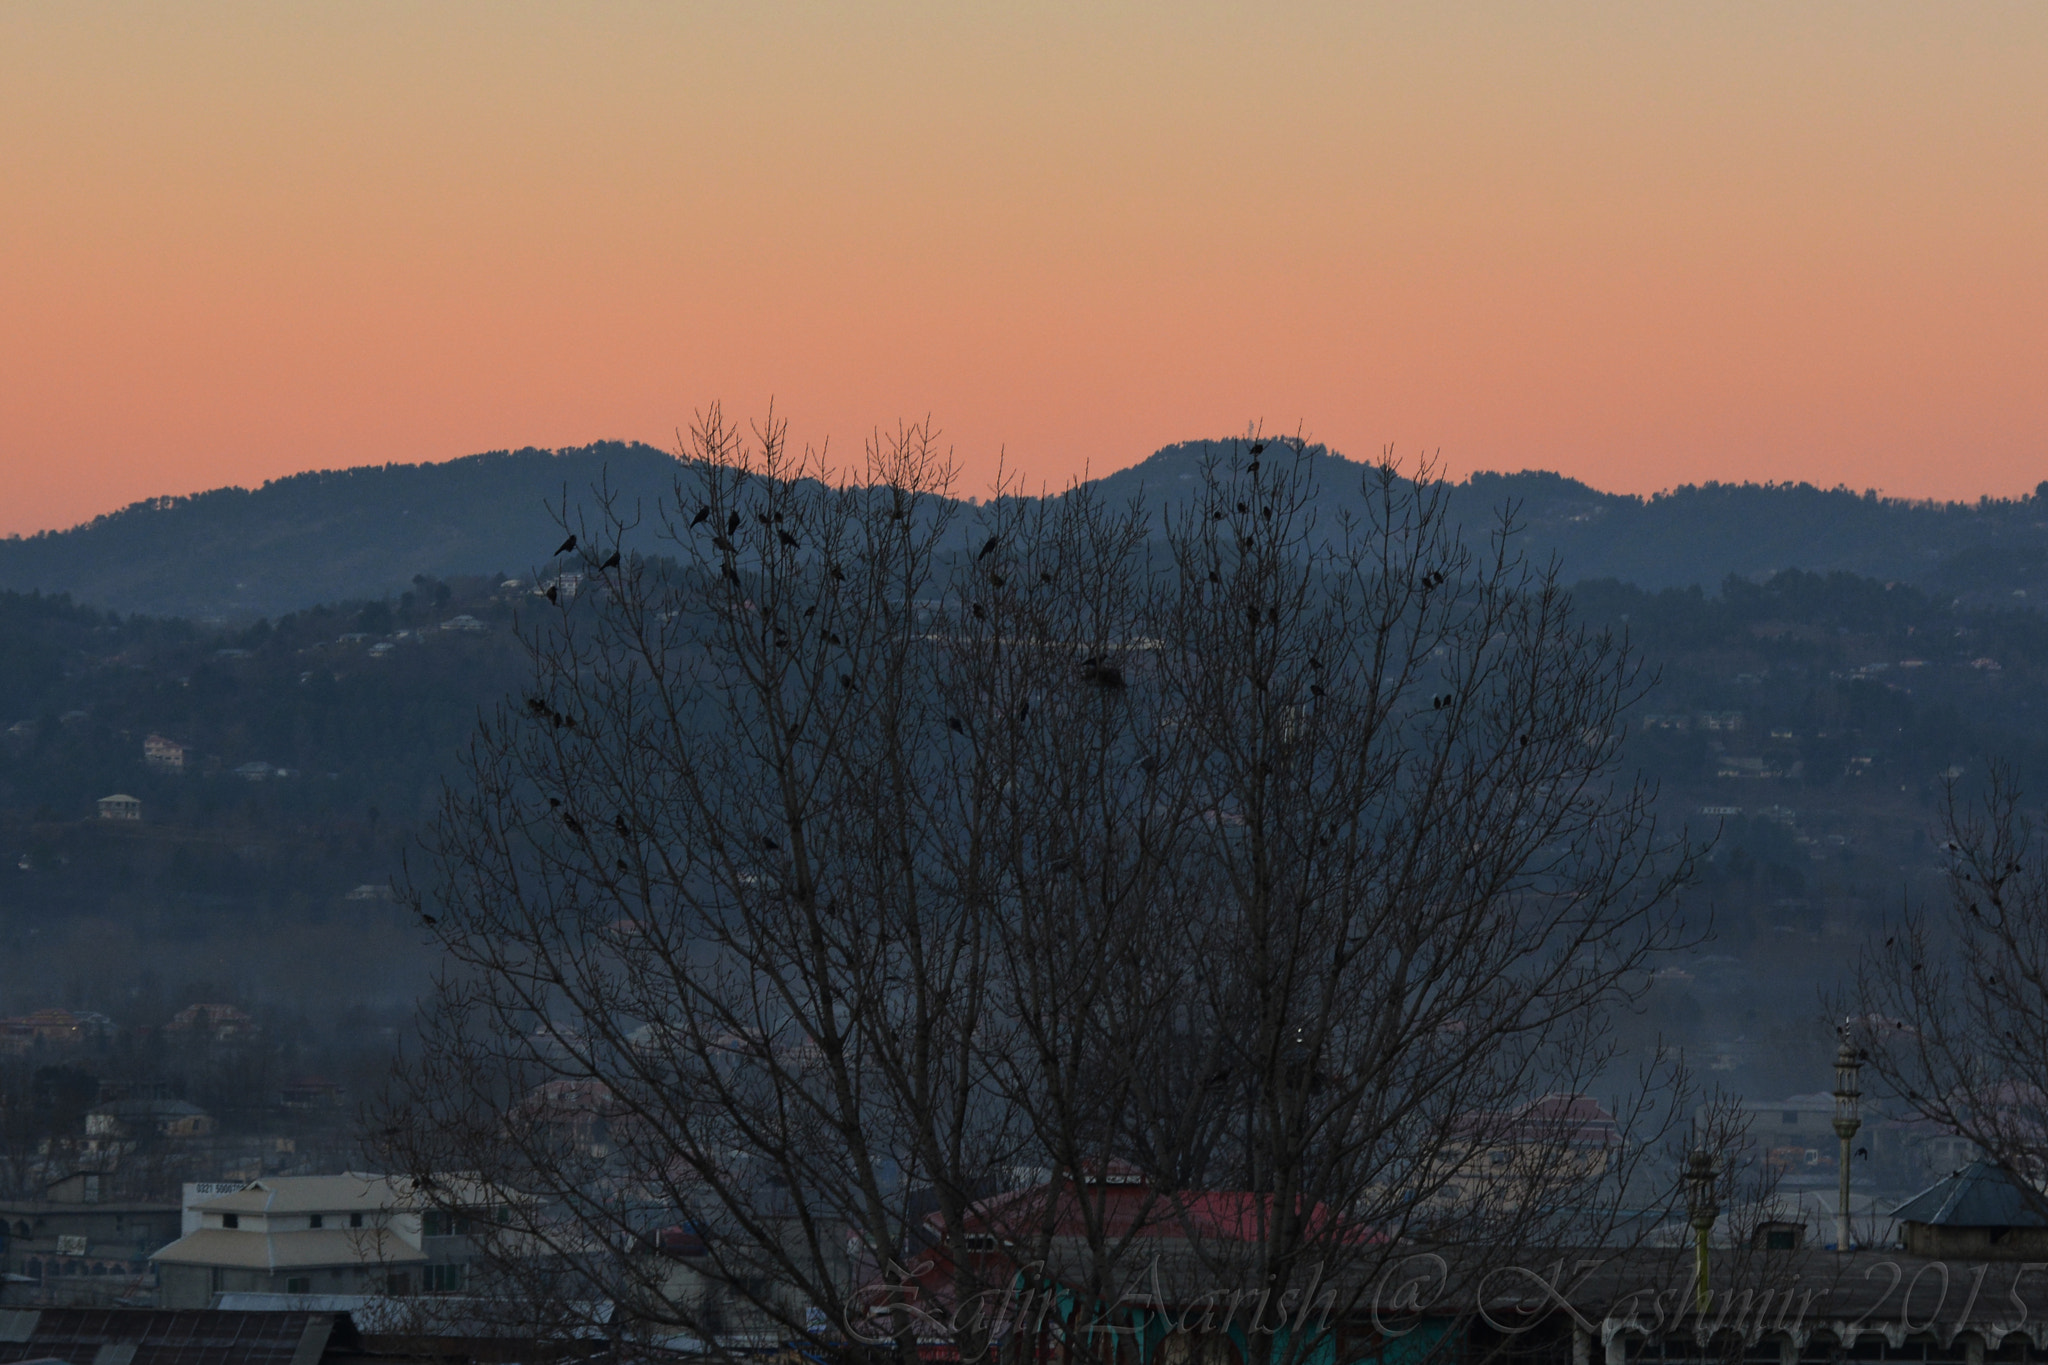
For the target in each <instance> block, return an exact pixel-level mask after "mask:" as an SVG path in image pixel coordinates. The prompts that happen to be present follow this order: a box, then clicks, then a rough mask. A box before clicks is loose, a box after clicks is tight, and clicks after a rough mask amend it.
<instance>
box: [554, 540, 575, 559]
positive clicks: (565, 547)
mask: <svg viewBox="0 0 2048 1365" xmlns="http://www.w3.org/2000/svg"><path fill="white" fill-rule="evenodd" d="M575 548H576V537H574V536H570V537H569V538H568V539H567V540H565V541H563V542H562V543H561V544H560V545H557V546H556V547H555V553H556V554H558V555H565V554H568V553H569V552H570V551H571V550H573V549H575Z"/></svg>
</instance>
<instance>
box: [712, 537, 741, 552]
mask: <svg viewBox="0 0 2048 1365" xmlns="http://www.w3.org/2000/svg"><path fill="white" fill-rule="evenodd" d="M711 548H712V549H714V550H723V551H725V552H726V553H727V554H735V553H737V551H735V550H734V548H733V543H732V542H731V541H729V540H727V539H726V538H725V537H724V536H713V537H711Z"/></svg>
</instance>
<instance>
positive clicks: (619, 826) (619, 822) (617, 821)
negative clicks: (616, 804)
mask: <svg viewBox="0 0 2048 1365" xmlns="http://www.w3.org/2000/svg"><path fill="white" fill-rule="evenodd" d="M612 828H613V829H614V830H616V831H618V835H619V837H620V838H621V839H630V838H632V837H633V831H632V830H630V829H627V828H626V817H625V816H623V815H614V816H613V817H612Z"/></svg>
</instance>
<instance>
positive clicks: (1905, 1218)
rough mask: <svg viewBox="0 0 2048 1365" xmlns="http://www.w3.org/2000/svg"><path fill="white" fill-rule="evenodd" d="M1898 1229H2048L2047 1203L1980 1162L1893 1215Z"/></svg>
mask: <svg viewBox="0 0 2048 1365" xmlns="http://www.w3.org/2000/svg"><path fill="white" fill-rule="evenodd" d="M1892 1216H1893V1217H1894V1218H1896V1219H1898V1221H1899V1222H1901V1223H1925V1224H1928V1225H1929V1226H1932V1227H1946V1228H2048V1199H2043V1197H2042V1195H2041V1192H2040V1191H2039V1190H2037V1189H2035V1188H2034V1187H2033V1186H2031V1185H2029V1184H2027V1182H2026V1181H2024V1180H2022V1179H2020V1178H2019V1177H2018V1176H2016V1175H2014V1174H2013V1173H2012V1172H2011V1171H2008V1170H2007V1169H2005V1167H2003V1166H2000V1165H1998V1164H1997V1163H1996V1162H1993V1161H1987V1160H1983V1159H1981V1158H1980V1159H1979V1160H1976V1161H1973V1162H1971V1163H1970V1164H1969V1165H1967V1166H1965V1167H1963V1169H1961V1170H1960V1171H1957V1172H1955V1174H1953V1175H1951V1176H1949V1177H1947V1178H1946V1179H1943V1180H1939V1181H1937V1182H1935V1183H1934V1184H1932V1185H1930V1186H1928V1187H1927V1188H1926V1189H1924V1190H1922V1191H1920V1193H1918V1194H1916V1195H1914V1196H1913V1197H1912V1198H1911V1199H1908V1200H1907V1201H1906V1202H1905V1203H1903V1204H1901V1205H1899V1206H1898V1208H1896V1209H1894V1210H1893V1211H1892Z"/></svg>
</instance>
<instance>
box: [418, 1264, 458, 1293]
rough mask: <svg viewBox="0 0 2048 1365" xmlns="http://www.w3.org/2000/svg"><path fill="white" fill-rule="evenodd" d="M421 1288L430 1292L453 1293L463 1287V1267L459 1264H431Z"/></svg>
mask: <svg viewBox="0 0 2048 1365" xmlns="http://www.w3.org/2000/svg"><path fill="white" fill-rule="evenodd" d="M421 1288H423V1289H425V1290H426V1291H427V1292H428V1293H429V1294H453V1293H455V1292H457V1291H458V1290H460V1289H461V1288H462V1267H461V1266H459V1265H430V1266H428V1267H427V1269H426V1272H425V1277H424V1279H423V1280H422V1282H421Z"/></svg>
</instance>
